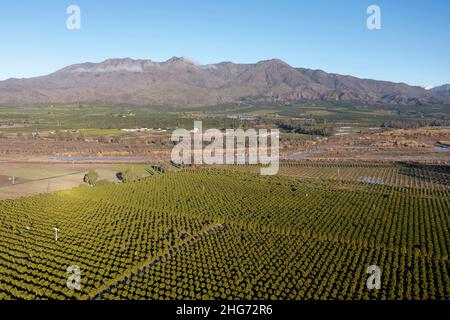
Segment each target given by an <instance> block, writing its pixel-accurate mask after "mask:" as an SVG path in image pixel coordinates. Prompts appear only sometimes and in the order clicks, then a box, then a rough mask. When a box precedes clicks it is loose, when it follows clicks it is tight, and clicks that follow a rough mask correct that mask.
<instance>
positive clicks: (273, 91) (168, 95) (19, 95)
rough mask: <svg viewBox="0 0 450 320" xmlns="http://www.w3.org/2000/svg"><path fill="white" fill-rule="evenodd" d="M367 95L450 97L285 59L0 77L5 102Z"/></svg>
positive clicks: (133, 64) (126, 62)
mask: <svg viewBox="0 0 450 320" xmlns="http://www.w3.org/2000/svg"><path fill="white" fill-rule="evenodd" d="M311 100H314V101H319V100H320V101H359V102H363V103H372V104H377V103H385V104H386V103H389V104H405V105H408V104H411V105H426V104H433V103H449V104H450V96H448V95H445V94H441V93H437V92H435V91H433V90H432V91H429V90H425V89H423V88H421V87H416V86H409V85H407V84H402V83H392V82H386V81H376V80H368V79H360V78H356V77H352V76H344V75H338V74H331V73H326V72H324V71H321V70H311V69H304V68H294V67H292V66H290V65H288V64H287V63H285V62H283V61H281V60H277V59H274V60H267V61H260V62H258V63H256V64H235V63H232V62H221V63H217V64H209V65H198V64H195V63H193V62H191V61H189V60H187V59H184V58H177V57H173V58H171V59H169V60H167V61H165V62H154V61H151V60H133V59H129V58H126V59H110V60H106V61H104V62H101V63H82V64H76V65H72V66H68V67H66V68H63V69H61V70H59V71H56V72H54V73H52V74H49V75H47V76H41V77H36V78H30V79H8V80H5V81H1V82H0V104H3V105H28V104H43V103H77V102H105V103H114V104H116V103H125V104H136V105H145V104H159V105H172V106H205V105H213V104H219V103H224V102H240V101H278V102H286V103H289V102H296V101H311Z"/></svg>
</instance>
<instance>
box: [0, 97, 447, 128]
mask: <svg viewBox="0 0 450 320" xmlns="http://www.w3.org/2000/svg"><path fill="white" fill-rule="evenodd" d="M235 115H252V116H256V117H258V118H260V120H261V121H262V122H263V123H265V124H266V125H269V126H274V125H276V124H277V123H278V122H280V121H291V120H292V119H296V118H301V119H309V120H313V121H314V123H315V124H316V125H320V124H323V123H327V124H331V125H333V124H334V125H336V126H338V125H340V123H342V122H344V123H351V124H358V125H359V126H362V127H368V126H380V125H381V124H382V123H383V122H386V121H391V120H401V121H406V122H408V121H426V120H430V121H431V120H433V119H437V120H440V121H447V122H446V123H448V121H449V119H450V111H449V110H448V108H447V107H445V106H427V107H412V106H408V107H406V106H389V105H385V106H379V105H376V106H370V105H358V104H353V103H350V102H349V103H337V102H336V103H329V102H318V103H303V104H294V105H277V104H271V105H266V104H258V105H236V104H224V105H217V106H210V107H201V108H171V107H162V106H139V107H137V106H112V105H51V106H48V105H44V106H38V107H5V106H0V125H3V126H1V127H0V131H3V132H33V131H36V130H38V131H42V130H81V131H82V132H84V133H85V134H86V135H87V136H90V135H106V134H118V133H120V131H118V130H119V129H126V128H140V127H147V128H170V129H174V128H177V127H181V128H191V127H192V125H193V120H202V121H203V122H204V123H203V126H204V127H205V128H231V127H234V126H239V125H242V123H239V121H235V120H232V119H229V118H228V116H235ZM10 122H14V123H15V125H16V127H7V126H5V125H6V124H7V123H10Z"/></svg>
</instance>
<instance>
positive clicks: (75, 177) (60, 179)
mask: <svg viewBox="0 0 450 320" xmlns="http://www.w3.org/2000/svg"><path fill="white" fill-rule="evenodd" d="M149 167H150V165H149V164H95V163H94V164H57V163H55V164H36V163H2V164H1V165H0V199H14V198H20V197H27V196H32V195H36V194H41V193H48V192H54V191H59V190H64V189H71V188H75V187H78V186H80V185H82V184H84V183H83V177H84V175H85V174H86V173H87V172H88V171H89V170H94V171H95V172H97V173H98V175H99V178H98V180H103V181H106V182H108V183H117V182H119V180H118V179H117V176H116V174H117V173H118V172H124V171H129V172H131V173H132V174H133V176H134V177H135V178H144V177H147V176H149V175H150V174H149V172H148V171H147V169H148V168H149ZM13 176H14V177H15V182H16V184H15V185H13V184H12V177H13Z"/></svg>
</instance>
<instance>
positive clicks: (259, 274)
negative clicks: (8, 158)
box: [0, 165, 450, 299]
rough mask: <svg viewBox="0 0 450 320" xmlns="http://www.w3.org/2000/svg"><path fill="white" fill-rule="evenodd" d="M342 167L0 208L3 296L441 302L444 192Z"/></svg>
mask: <svg viewBox="0 0 450 320" xmlns="http://www.w3.org/2000/svg"><path fill="white" fill-rule="evenodd" d="M288 167H289V166H288ZM293 167H295V166H293ZM300 167H302V166H300ZM316 168H318V169H321V168H324V169H325V171H326V170H327V169H326V168H328V166H327V165H322V167H320V166H317V167H316ZM294 169H295V170H299V172H302V169H301V168H300V169H299V168H293V169H292V168H291V169H290V170H294ZM344 169H345V170H344ZM369 169H370V170H375V169H373V168H369ZM283 170H284V168H282V170H281V171H283ZM308 170H309V169H308ZM342 170H344V172H345V175H346V176H348V178H347V179H342V180H336V179H334V178H333V177H332V176H330V175H325V174H324V176H316V177H314V178H306V177H303V176H301V175H300V174H298V175H293V174H289V176H283V175H282V176H277V177H262V176H260V175H259V174H255V173H252V172H245V171H244V170H224V169H223V168H222V169H208V170H206V169H201V170H187V171H181V172H170V173H166V174H160V175H155V176H152V177H148V178H146V179H144V180H141V181H138V182H130V183H124V184H119V185H102V186H96V187H93V188H89V187H82V188H77V189H71V190H65V191H59V192H57V193H54V194H45V195H39V196H35V197H29V198H24V199H18V200H5V201H0V221H1V223H0V234H1V237H0V242H1V245H0V250H1V252H0V274H1V275H2V278H0V298H2V299H16V298H19V299H46V298H52V299H67V298H77V299H183V298H184V299H220V298H222V299H231V298H232V299H450V279H449V268H450V264H449V260H448V256H449V250H450V238H449V237H448V230H449V224H450V216H449V214H448V212H449V206H450V192H449V191H450V190H449V189H448V188H444V187H443V186H442V183H436V187H433V188H428V187H422V186H421V185H420V184H411V185H410V186H408V187H406V186H402V185H401V184H399V185H396V184H392V185H389V184H379V183H378V184H377V183H375V184H374V183H367V181H358V179H357V178H354V177H358V176H359V175H360V174H362V173H363V172H364V174H369V173H371V174H373V171H370V172H369V171H367V169H364V170H366V171H364V170H363V172H361V170H362V169H361V168H360V167H353V168H348V167H347V168H345V167H342ZM351 170H358V171H357V173H353V172H352V171H351ZM382 170H387V171H389V172H392V173H391V174H393V175H397V176H401V171H399V170H397V168H389V167H382ZM424 170H425V169H424ZM433 170H437V172H443V174H445V173H448V171H446V170H448V169H446V168H445V167H444V168H433ZM319 171H320V170H319ZM311 174H312V173H311ZM398 179H400V178H396V179H394V180H393V181H397V180H398ZM415 179H420V178H417V177H416V178H415ZM439 181H440V180H439ZM55 226H57V227H58V228H59V239H58V241H55V240H54V231H53V228H54V227H55ZM73 265H76V266H78V267H79V268H80V270H81V285H82V286H81V288H80V290H78V291H77V290H75V291H72V290H69V289H68V288H67V286H66V282H67V279H68V278H67V277H68V273H67V272H66V271H67V268H68V267H69V266H73ZM371 265H379V266H380V268H381V270H382V286H381V289H380V290H375V291H373V290H372V291H370V290H368V289H367V288H366V280H367V275H366V269H367V267H369V266H371Z"/></svg>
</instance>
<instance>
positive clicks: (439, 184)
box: [216, 162, 450, 190]
mask: <svg viewBox="0 0 450 320" xmlns="http://www.w3.org/2000/svg"><path fill="white" fill-rule="evenodd" d="M216 167H217V168H219V169H220V168H223V169H225V170H232V171H237V172H252V173H257V172H259V170H260V168H259V167H258V166H252V165H234V166H226V165H224V166H216ZM278 174H279V175H282V176H288V177H298V178H309V179H324V180H337V181H355V182H356V181H357V182H363V183H366V184H373V185H376V184H378V185H390V186H396V187H406V188H424V189H440V190H448V189H449V188H450V168H449V166H438V165H420V164H414V163H398V164H371V163H327V162H303V163H299V162H285V163H281V164H280V170H279V172H278Z"/></svg>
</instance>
